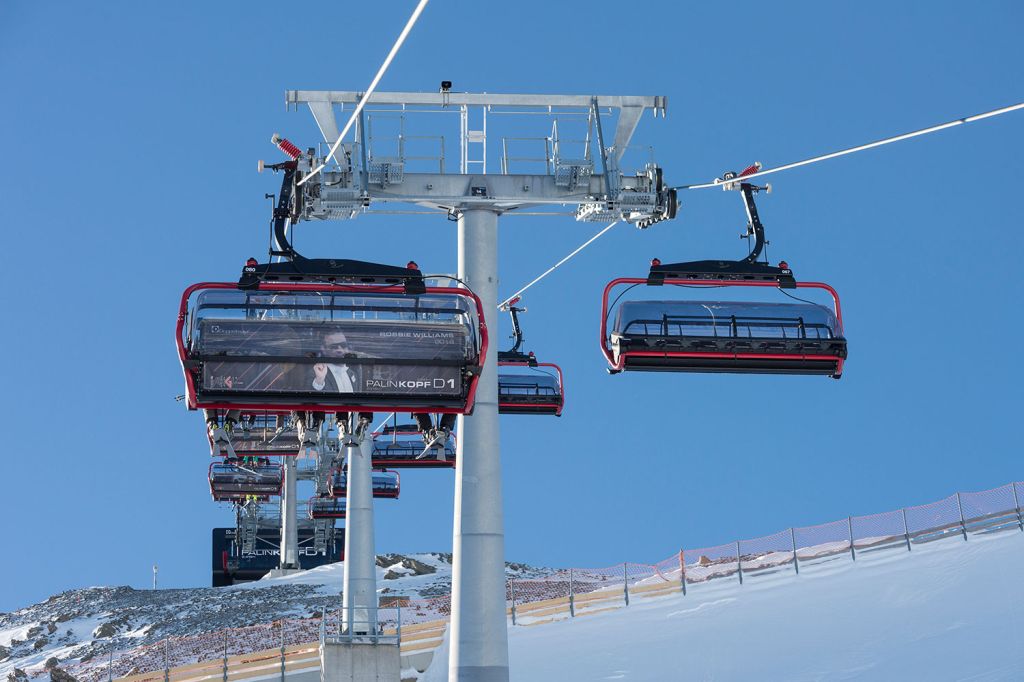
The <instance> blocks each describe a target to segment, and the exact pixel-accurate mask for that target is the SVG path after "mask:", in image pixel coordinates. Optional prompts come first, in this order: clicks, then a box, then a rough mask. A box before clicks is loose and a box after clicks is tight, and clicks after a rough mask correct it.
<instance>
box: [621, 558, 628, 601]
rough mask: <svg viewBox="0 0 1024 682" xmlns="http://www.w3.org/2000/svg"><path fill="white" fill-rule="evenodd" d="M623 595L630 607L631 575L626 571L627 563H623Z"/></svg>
mask: <svg viewBox="0 0 1024 682" xmlns="http://www.w3.org/2000/svg"><path fill="white" fill-rule="evenodd" d="M622 594H623V595H624V596H625V598H626V606H629V574H628V573H627V569H626V562H625V561H623V562H622Z"/></svg>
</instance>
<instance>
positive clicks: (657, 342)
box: [601, 164, 847, 379]
mask: <svg viewBox="0 0 1024 682" xmlns="http://www.w3.org/2000/svg"><path fill="white" fill-rule="evenodd" d="M759 168H760V165H759V164H755V165H753V166H751V167H749V168H747V169H746V170H744V171H742V172H741V173H739V174H735V173H727V174H725V176H724V178H723V181H724V188H725V189H736V190H739V192H740V194H741V196H742V198H743V203H744V206H745V208H746V211H747V218H748V227H747V234H746V235H744V236H748V237H753V238H754V246H753V248H752V249H751V251H750V255H749V256H748V257H747V258H745V259H743V260H741V261H717V260H705V261H692V262H684V263H673V264H667V265H666V264H662V263H661V262H660V261H659V260H657V259H654V260H653V261H652V262H651V269H650V273H649V274H648V276H647V278H646V279H640V278H619V279H616V280H613V281H612V282H610V283H609V284H608V285H607V286H606V287H605V290H604V295H603V299H602V318H601V351H602V353H603V354H604V355H605V357H606V358H607V360H608V364H609V366H610V369H609V372H611V373H613V374H614V373H618V372H622V371H648V372H730V373H739V374H818V375H826V376H830V377H832V378H835V379H838V378H839V377H840V376H842V373H843V363H844V361H845V359H846V355H847V349H846V338H845V337H844V335H843V317H842V309H841V307H840V303H839V295H838V294H837V293H836V291H835V289H833V288H832V287H830V286H829V285H828V284H823V283H820V282H797V281H796V280H795V278H794V277H793V273H792V271H791V270H790V269H789V266H788V265H787V264H786V263H785V261H783V262H781V263H779V266H778V267H775V266H771V265H768V264H767V263H765V262H762V261H759V260H758V259H759V257H760V256H761V252H762V250H763V249H764V246H765V243H766V242H765V237H764V227H763V225H762V224H761V220H760V218H759V217H758V214H757V207H756V206H755V204H754V194H755V193H756V192H759V191H762V190H770V186H769V187H757V186H755V185H753V184H750V183H746V182H741V178H742V177H743V176H745V175H749V174H751V173H755V172H757V170H758V169H759ZM639 285H645V286H647V287H660V289H658V290H657V291H659V292H667V291H668V287H674V289H673V292H685V296H684V297H683V298H681V299H676V300H670V299H668V298H667V297H659V298H657V299H647V300H639V301H635V300H630V301H623V302H620V299H621V298H622V296H623V295H624V294H625V293H626V291H628V290H629V289H632V288H634V287H636V286H639ZM623 286H628V289H624V290H622V291H619V293H618V294H617V296H616V297H615V298H614V299H612V300H611V302H610V303H609V298H610V297H611V295H612V292H613V291H614V290H616V289H617V288H618V287H623ZM720 287H747V288H750V289H753V290H757V289H774V290H777V291H779V292H781V293H783V294H786V293H787V290H796V291H801V290H802V291H808V290H820V291H824V292H826V293H827V294H828V295H829V296H830V298H831V302H832V306H831V307H828V306H825V305H820V304H818V303H814V302H811V301H807V300H805V299H803V298H801V297H799V296H796V295H792V294H791V295H790V300H789V301H787V302H757V301H748V300H744V301H723V300H714V299H711V298H705V297H700V298H695V297H694V293H695V292H696V291H697V290H700V289H703V290H705V291H708V292H710V291H712V290H713V289H716V288H720ZM792 299H796V300H792Z"/></svg>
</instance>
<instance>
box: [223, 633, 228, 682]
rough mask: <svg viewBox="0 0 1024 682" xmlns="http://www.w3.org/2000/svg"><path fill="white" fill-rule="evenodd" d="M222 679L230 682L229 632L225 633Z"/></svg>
mask: <svg viewBox="0 0 1024 682" xmlns="http://www.w3.org/2000/svg"><path fill="white" fill-rule="evenodd" d="M222 662H223V666H222V667H221V679H222V680H223V682H228V631H227V630H225V631H224V658H223V659H222Z"/></svg>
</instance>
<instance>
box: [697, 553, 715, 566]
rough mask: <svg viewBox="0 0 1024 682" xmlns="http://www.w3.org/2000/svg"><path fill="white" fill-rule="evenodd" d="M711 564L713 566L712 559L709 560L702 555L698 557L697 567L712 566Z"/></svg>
mask: <svg viewBox="0 0 1024 682" xmlns="http://www.w3.org/2000/svg"><path fill="white" fill-rule="evenodd" d="M711 564H712V561H711V559H709V558H707V557H706V556H704V555H703V554H701V555H700V556H699V557H697V565H698V566H710V565H711Z"/></svg>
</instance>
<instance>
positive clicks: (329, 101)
mask: <svg viewBox="0 0 1024 682" xmlns="http://www.w3.org/2000/svg"><path fill="white" fill-rule="evenodd" d="M444 85H448V86H449V89H444V87H442V90H441V91H439V92H375V93H372V94H370V95H369V96H365V95H364V94H363V93H361V92H358V91H336V90H315V91H314V90H288V91H287V92H286V94H285V101H286V103H287V105H288V106H289V107H298V105H300V104H305V105H307V106H308V107H309V110H310V112H311V113H312V114H313V117H314V119H315V120H316V123H317V126H318V128H319V129H320V133H321V134H322V135H323V138H324V144H323V145H322V146H321V148H320V149H319V150H316V149H311V150H310V151H307V152H305V153H302V154H300V155H299V156H298V157H297V158H296V160H295V163H294V166H295V172H294V186H293V191H292V192H291V194H293V195H294V199H293V200H292V203H293V205H292V210H291V215H290V219H291V222H292V223H294V222H297V221H301V220H339V219H347V218H354V217H356V216H357V215H359V214H360V213H361V212H363V211H364V210H365V209H366V208H367V207H369V206H370V205H371V204H372V203H373V202H399V203H407V204H415V205H419V206H423V207H427V208H432V209H438V210H442V211H447V212H449V214H458V213H460V212H462V211H465V210H471V209H477V208H481V209H487V210H492V211H495V212H497V213H504V212H508V211H515V210H517V209H522V208H526V207H543V206H559V205H563V206H564V205H575V206H577V209H576V218H577V219H578V220H586V221H611V220H624V221H627V222H632V223H635V224H637V225H638V226H640V227H646V226H647V225H650V224H653V223H655V222H658V221H660V220H665V219H668V218H673V217H675V212H676V197H675V190H673V189H671V188H669V187H667V186H666V184H665V183H664V181H663V180H662V170H661V168H660V167H659V166H657V165H656V164H655V163H654V162H653V160H648V161H647V162H646V163H644V164H642V167H640V168H639V170H636V171H635V172H633V173H624V172H622V171H621V161H622V159H623V154H624V153H625V152H626V150H627V148H628V147H629V146H630V141H631V139H632V137H633V133H634V131H635V130H636V128H637V125H638V124H639V121H640V119H641V117H642V116H643V113H644V112H645V111H651V112H652V113H653V114H654V115H655V116H658V115H659V114H660V115H661V116H662V117H664V115H665V112H666V108H667V104H668V101H667V98H666V97H663V96H632V95H544V94H493V93H464V92H453V91H451V90H450V84H448V83H447V82H446V83H444V84H443V86H444ZM364 97H365V102H363V101H362V100H363V99H364ZM360 103H362V106H363V108H362V109H361V110H360V112H359V116H358V117H356V119H355V125H354V126H344V127H343V128H339V125H338V120H337V118H336V113H338V112H340V113H342V114H346V115H347V117H351V114H348V113H347V110H348V109H350V108H352V107H354V106H357V105H359V104H360ZM413 114H430V115H431V116H428V117H427V118H426V119H424V118H422V117H420V118H419V121H420V122H424V121H425V123H424V124H423V125H421V126H420V127H419V128H415V129H413V130H412V131H411V132H410V127H409V126H407V124H406V117H408V116H411V115H413ZM438 114H451V115H453V116H458V117H459V127H458V132H457V136H458V139H459V150H460V156H459V172H458V173H455V172H450V171H449V169H448V168H447V167H446V165H447V162H449V161H450V158H446V154H447V152H446V148H445V139H446V137H445V134H444V133H445V128H444V127H443V126H444V121H445V119H446V117H445V116H438ZM512 115H519V119H518V120H519V123H518V124H516V126H517V127H514V128H513V129H512V130H511V135H510V136H506V137H501V138H500V145H496V144H494V140H493V139H491V142H492V144H491V145H490V146H491V147H495V148H498V147H499V146H500V154H498V156H499V157H500V161H501V163H500V172H489V170H491V171H493V170H495V168H490V169H489V167H488V155H489V152H488V149H489V147H488V137H489V136H490V137H491V138H494V137H495V130H496V128H497V129H498V130H501V126H499V125H498V123H496V121H497V122H499V123H502V124H503V123H505V122H506V121H507V120H508V117H509V116H512ZM395 119H397V120H398V121H399V123H398V124H397V125H398V129H397V135H396V136H394V137H388V136H387V135H386V134H385V133H384V132H382V131H384V130H385V128H386V127H387V125H392V126H393V125H395V123H394V121H395ZM448 120H449V121H451V119H448ZM374 121H378V122H377V123H375V122H374ZM537 121H539V122H540V123H541V125H540V126H539V131H540V134H539V136H535V137H522V134H523V133H522V132H521V131H522V129H523V128H529V127H530V126H533V127H537V126H536V123H534V122H537ZM613 123H614V126H613V125H612V124H613ZM347 129H352V130H353V135H352V138H350V139H348V140H341V139H339V138H340V130H347ZM606 129H607V130H608V131H609V132H611V135H610V136H609V137H605V134H604V131H605V130H606ZM448 131H449V137H451V136H454V135H456V133H455V128H454V126H452V127H451V128H449V129H448ZM567 131H568V132H567ZM420 132H422V133H423V134H418V133H420ZM427 133H429V134H427ZM570 138H574V139H570ZM424 141H428V142H424ZM428 143H429V144H436V145H437V147H436V149H437V151H436V152H435V153H436V156H427V157H425V156H422V154H421V153H420V155H416V156H414V155H412V152H410V149H415V150H420V149H422V145H425V144H428ZM417 144H418V145H421V146H420V147H417V146H416V145H417ZM516 145H519V147H516ZM527 145H531V146H529V149H527ZM331 149H333V152H332V151H331ZM516 149H522V150H523V151H515V150H516ZM493 152H494V149H492V150H491V153H490V157H491V158H492V159H493V158H494V156H495V154H494V153H493ZM524 154H525V156H524ZM449 156H450V155H449ZM424 161H428V164H426V165H429V164H430V163H432V164H433V165H434V169H433V170H431V169H429V168H428V169H424V168H423V166H424V165H425V163H424ZM492 165H494V166H497V165H498V164H492ZM524 166H532V168H524ZM538 166H539V168H538ZM634 167H635V166H634ZM538 171H540V172H538ZM285 194H287V193H285V192H284V191H282V196H285Z"/></svg>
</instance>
